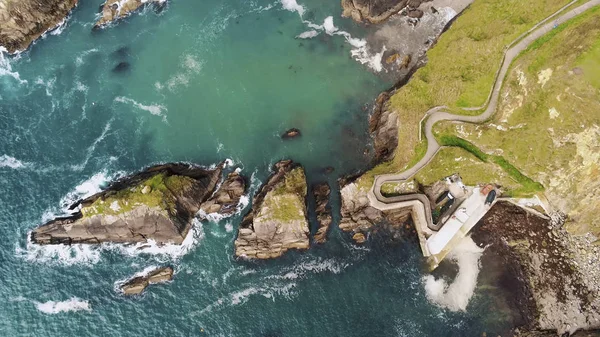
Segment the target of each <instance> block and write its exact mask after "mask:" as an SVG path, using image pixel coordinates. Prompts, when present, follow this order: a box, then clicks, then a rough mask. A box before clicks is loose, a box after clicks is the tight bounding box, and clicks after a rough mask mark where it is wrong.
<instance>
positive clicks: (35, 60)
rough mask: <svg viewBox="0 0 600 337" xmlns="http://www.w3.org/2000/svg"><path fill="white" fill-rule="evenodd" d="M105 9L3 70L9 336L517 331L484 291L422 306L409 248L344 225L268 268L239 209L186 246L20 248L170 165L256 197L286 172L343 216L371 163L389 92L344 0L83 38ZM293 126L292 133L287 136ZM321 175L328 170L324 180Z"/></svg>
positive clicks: (235, 4)
mask: <svg viewBox="0 0 600 337" xmlns="http://www.w3.org/2000/svg"><path fill="white" fill-rule="evenodd" d="M101 3H102V1H100V0H96V1H81V2H80V3H79V5H78V7H77V8H76V9H75V10H74V11H73V13H72V15H71V16H70V17H69V18H68V20H66V21H65V24H64V25H63V26H61V27H60V28H59V29H57V30H54V31H52V32H49V33H47V34H46V35H45V36H44V37H43V38H42V39H40V40H39V41H37V42H35V44H34V45H33V47H31V48H30V49H29V50H28V51H26V52H23V53H21V54H20V55H18V56H16V57H9V56H7V55H5V54H2V55H0V205H1V206H2V207H0V236H1V237H2V238H3V240H1V241H0V266H1V268H0V301H2V305H0V336H480V335H481V333H482V332H484V331H486V332H487V333H488V335H492V334H494V333H496V334H497V333H502V332H503V331H505V330H506V329H507V328H509V327H510V324H511V320H510V318H509V317H508V316H507V315H506V312H504V311H498V310H496V309H495V305H496V304H495V300H494V298H492V297H490V296H487V295H486V294H487V293H486V292H485V291H484V290H481V287H476V288H475V292H474V294H470V295H469V296H471V295H472V297H470V302H469V305H468V306H467V309H466V311H460V310H459V311H451V310H449V309H448V308H446V307H444V306H439V305H436V304H435V303H436V302H435V301H432V302H430V301H429V300H428V297H427V293H426V290H425V284H426V280H427V273H426V272H425V270H424V269H423V259H422V257H421V256H420V251H419V248H418V245H417V244H415V243H414V241H413V240H410V239H402V238H401V239H397V238H394V237H392V236H389V235H386V234H383V233H382V234H381V235H376V236H373V237H372V238H371V240H369V241H368V243H367V244H366V245H364V246H356V245H354V244H353V243H352V242H351V240H350V238H349V236H348V235H346V234H344V233H341V232H340V231H339V230H338V229H337V226H336V223H335V222H334V224H333V225H332V230H331V231H330V235H329V236H330V240H329V242H327V243H326V244H325V245H322V246H314V247H312V248H311V249H310V250H309V251H308V252H289V253H287V254H286V255H285V256H284V257H282V258H280V259H277V260H274V261H243V260H236V259H235V258H234V257H233V241H234V240H235V236H236V231H237V226H238V223H239V221H240V220H241V216H242V215H243V213H244V210H240V212H239V213H238V214H236V215H235V216H234V217H232V218H229V219H223V220H220V221H212V222H205V223H196V224H195V226H194V230H193V233H192V234H191V235H190V236H189V237H188V239H187V240H186V242H185V244H184V245H183V246H182V247H176V246H167V247H149V248H148V247H147V248H146V249H138V248H139V247H128V246H121V245H106V244H105V245H102V246H101V247H92V246H73V247H64V246H56V247H40V246H36V245H33V244H31V243H29V242H28V233H29V232H30V231H31V230H32V229H33V228H35V227H36V226H38V225H40V224H41V223H43V222H45V221H47V220H49V219H51V218H52V217H54V216H57V215H61V214H64V212H65V209H66V207H67V206H68V205H69V204H70V203H71V202H73V201H75V200H77V199H78V198H81V197H83V196H86V195H90V194H92V193H94V192H97V191H99V190H100V189H101V188H102V187H103V186H106V184H107V183H108V182H109V181H110V180H111V179H114V178H116V177H118V176H122V175H125V174H128V173H133V172H136V171H138V170H140V169H142V168H144V167H146V166H149V165H152V164H157V163H164V162H173V161H185V162H192V163H196V164H200V165H206V166H210V165H213V164H216V163H219V162H221V161H223V160H226V159H230V160H231V161H233V163H234V165H236V166H238V167H240V168H242V173H243V174H245V175H246V176H247V177H248V178H249V180H250V182H251V187H250V192H249V193H250V194H252V193H254V192H255V191H256V190H257V189H258V188H259V186H260V184H261V182H263V181H264V180H265V179H266V177H267V176H268V174H269V168H270V167H271V166H272V165H273V164H274V163H275V162H277V161H278V160H280V159H284V158H290V159H293V160H295V161H297V162H300V163H301V164H302V165H303V166H304V167H305V169H306V172H307V177H308V180H309V182H310V183H313V182H317V181H323V180H327V181H329V182H330V183H331V184H332V186H334V193H332V195H333V201H332V202H333V205H334V209H336V208H338V207H339V196H337V194H336V193H337V192H336V191H337V187H336V186H337V182H336V180H337V178H338V177H340V176H343V175H345V174H350V173H354V172H357V171H359V170H361V169H364V168H366V167H367V165H368V163H369V161H370V153H369V136H368V134H367V127H368V114H369V112H370V109H371V104H372V102H373V101H374V99H375V97H376V96H377V94H378V93H380V92H381V91H383V90H386V89H388V88H389V87H391V86H392V85H393V83H391V82H390V81H389V79H385V76H381V74H378V73H377V71H376V70H377V63H378V61H380V60H378V59H377V55H374V54H373V53H371V54H367V53H366V52H365V50H364V41H362V40H361V39H363V38H364V37H365V36H366V34H367V29H366V28H364V27H361V26H359V25H357V24H355V23H353V22H352V21H351V20H349V19H343V18H341V17H340V13H341V8H340V4H339V1H337V0H332V1H317V0H304V1H301V3H297V2H296V1H293V0H291V1H290V0H283V1H282V2H280V1H266V0H264V1H262V0H253V1H239V0H237V1H235V0H204V1H180V0H176V1H170V2H168V4H167V5H166V6H165V7H164V8H163V9H161V10H155V9H154V8H152V7H147V8H145V9H144V10H142V11H141V12H140V13H136V14H134V15H132V16H131V17H129V18H127V19H126V20H124V21H121V22H119V23H118V24H116V25H113V26H111V27H108V28H106V29H102V30H92V27H93V24H94V22H95V18H96V14H97V13H98V7H99V6H100V5H101ZM299 37H308V38H299ZM289 128H298V129H300V130H301V131H302V137H301V138H299V139H294V140H291V141H282V140H281V139H280V135H281V134H282V133H283V132H284V131H285V130H287V129H289ZM328 166H332V167H335V172H334V173H332V174H329V175H325V174H324V173H323V169H324V168H325V167H328ZM334 217H335V219H336V220H337V219H338V218H339V216H338V215H337V214H335V216H334ZM311 225H312V226H313V227H315V226H316V224H315V221H314V218H313V215H312V214H311ZM474 263H475V264H477V259H475V262H474ZM162 265H172V266H174V268H175V271H176V274H175V277H174V279H173V281H172V282H170V283H168V284H161V285H154V286H150V287H149V288H148V289H147V290H146V291H145V293H144V294H143V295H141V296H137V297H125V296H123V295H122V294H120V293H119V292H118V291H116V284H117V283H118V282H120V281H122V280H124V279H127V278H128V277H130V276H131V275H132V274H134V273H136V272H139V271H141V270H143V269H145V268H148V267H151V266H162ZM475 270H477V266H475ZM438 304H439V303H438Z"/></svg>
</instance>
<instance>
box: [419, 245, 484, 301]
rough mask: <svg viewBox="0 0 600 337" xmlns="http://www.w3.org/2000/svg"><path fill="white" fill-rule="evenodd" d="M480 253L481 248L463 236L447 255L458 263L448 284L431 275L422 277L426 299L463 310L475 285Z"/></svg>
mask: <svg viewBox="0 0 600 337" xmlns="http://www.w3.org/2000/svg"><path fill="white" fill-rule="evenodd" d="M482 253H483V249H482V248H479V247H478V246H477V245H476V244H475V242H474V241H473V240H472V239H471V237H466V238H464V239H463V240H462V241H461V243H460V244H459V245H458V246H456V248H454V250H453V251H452V252H451V253H450V254H449V255H448V258H450V259H451V260H452V261H455V262H456V264H457V265H458V275H457V276H456V278H455V279H454V281H452V283H450V285H448V284H447V283H446V281H445V280H444V279H439V280H436V279H435V278H434V277H433V276H432V275H427V276H425V277H424V278H423V282H424V284H425V292H426V294H427V299H428V300H429V301H430V302H431V303H433V304H436V305H438V306H440V307H442V308H446V309H448V310H450V311H465V310H466V309H467V305H468V304H469V300H470V299H471V297H472V296H473V293H474V291H475V287H476V286H477V276H478V275H479V258H480V257H481V254H482Z"/></svg>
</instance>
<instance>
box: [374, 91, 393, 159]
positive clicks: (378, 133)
mask: <svg viewBox="0 0 600 337" xmlns="http://www.w3.org/2000/svg"><path fill="white" fill-rule="evenodd" d="M389 99H390V94H389V93H388V92H383V93H381V94H379V96H378V97H377V100H376V101H375V107H374V108H373V114H372V115H371V118H370V119H369V133H371V137H372V138H373V147H374V148H375V157H374V161H375V162H376V163H381V162H384V161H387V160H391V159H392V158H393V156H394V152H395V151H396V147H398V113H397V112H396V111H395V110H393V109H391V106H390V101H389Z"/></svg>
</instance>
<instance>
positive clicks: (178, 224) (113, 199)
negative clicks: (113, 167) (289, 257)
mask: <svg viewBox="0 0 600 337" xmlns="http://www.w3.org/2000/svg"><path fill="white" fill-rule="evenodd" d="M221 174H222V168H221V167H217V168H214V169H205V168H202V167H199V166H192V165H189V164H183V163H177V164H165V165H157V166H152V167H150V168H148V169H146V170H144V171H142V172H140V173H137V174H135V175H132V176H129V177H125V178H122V179H119V180H117V181H115V182H114V183H112V184H111V185H110V186H109V187H108V188H107V189H106V190H105V191H102V192H100V193H97V194H95V195H93V196H91V197H89V198H86V199H84V200H81V201H78V202H77V203H76V204H74V205H72V206H71V209H72V210H77V211H76V212H75V213H74V214H73V215H71V216H69V217H65V218H58V219H55V220H52V221H50V222H48V223H46V224H45V225H43V226H41V227H39V228H37V229H35V230H34V231H33V232H32V233H31V239H32V241H33V242H34V243H38V244H74V243H88V244H98V243H102V242H117V243H137V242H147V241H148V240H153V241H155V242H156V243H158V244H165V243H175V244H181V243H182V242H183V240H184V239H185V237H186V235H187V233H188V231H189V230H190V228H191V224H192V219H193V217H194V216H195V214H196V213H197V212H198V211H199V210H200V209H201V208H202V206H203V204H204V203H205V202H207V201H209V200H208V199H209V198H211V196H212V195H213V193H215V190H216V188H217V184H218V183H219V181H220V179H221ZM239 183H240V182H239V180H237V178H232V179H231V180H229V183H226V184H223V186H224V188H225V190H224V191H218V192H216V193H215V195H214V197H216V198H214V197H213V199H211V200H210V201H209V203H210V205H209V206H206V207H207V208H212V209H213V210H215V211H216V212H224V213H228V212H230V211H231V207H230V204H229V202H235V200H234V199H235V193H234V195H233V197H231V200H229V199H227V198H226V197H225V195H224V193H225V194H227V195H229V193H230V192H232V191H235V192H236V193H238V192H239V186H238V184H239ZM219 200H220V201H219ZM238 200H239V199H238ZM215 204H218V205H219V210H218V211H217V210H216V206H214V205H215Z"/></svg>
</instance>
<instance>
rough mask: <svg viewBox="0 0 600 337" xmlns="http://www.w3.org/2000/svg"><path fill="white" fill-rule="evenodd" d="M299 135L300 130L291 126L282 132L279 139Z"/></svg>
mask: <svg viewBox="0 0 600 337" xmlns="http://www.w3.org/2000/svg"><path fill="white" fill-rule="evenodd" d="M301 135H302V133H300V130H298V129H295V128H292V129H289V130H287V131H286V132H285V133H284V134H282V135H281V139H292V138H297V137H300V136H301Z"/></svg>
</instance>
